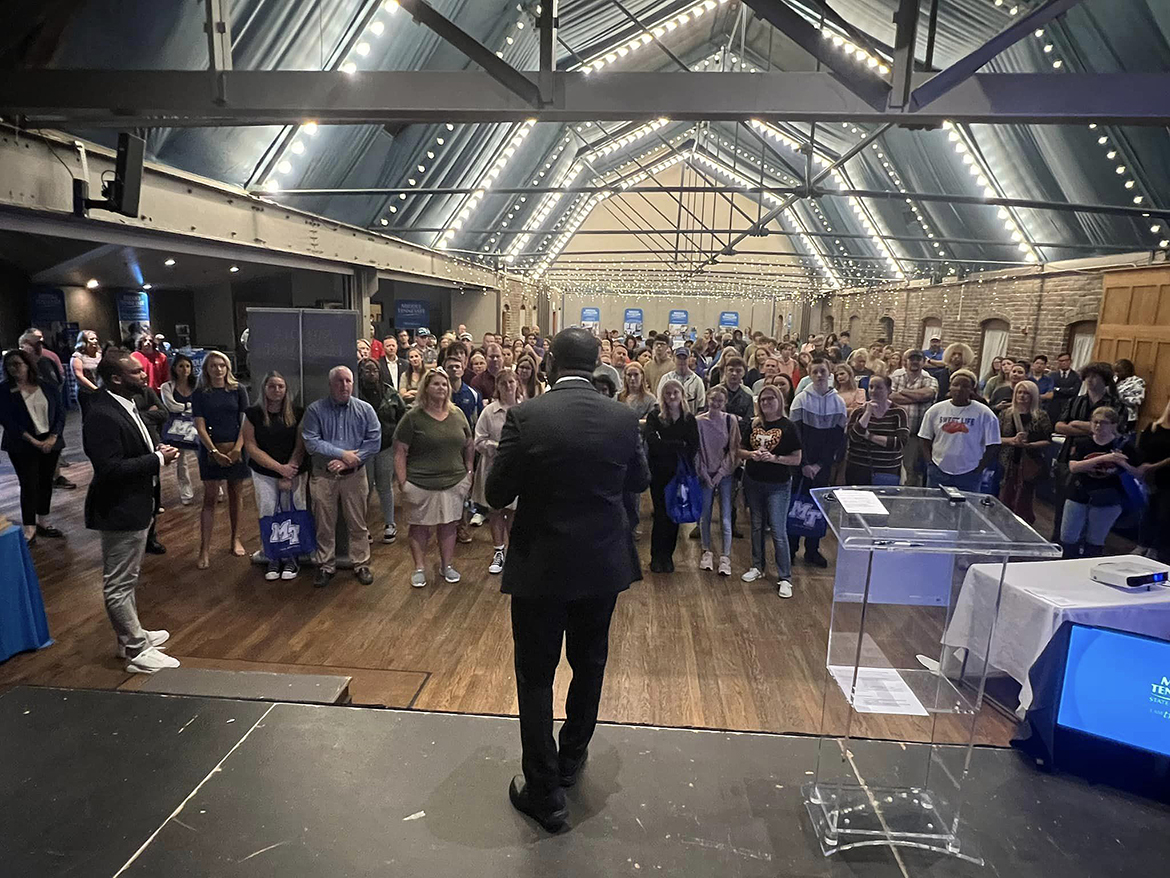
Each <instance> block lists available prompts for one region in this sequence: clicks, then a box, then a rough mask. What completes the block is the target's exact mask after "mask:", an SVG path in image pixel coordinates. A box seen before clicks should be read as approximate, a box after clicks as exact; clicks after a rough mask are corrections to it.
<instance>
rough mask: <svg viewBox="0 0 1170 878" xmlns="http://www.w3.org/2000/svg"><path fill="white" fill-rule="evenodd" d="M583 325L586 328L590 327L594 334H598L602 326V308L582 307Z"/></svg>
mask: <svg viewBox="0 0 1170 878" xmlns="http://www.w3.org/2000/svg"><path fill="white" fill-rule="evenodd" d="M581 326H582V328H584V329H588V330H589V331H590V332H592V333H593V334H594V335H597V331H598V329H599V328H600V327H601V309H600V308H582V309H581Z"/></svg>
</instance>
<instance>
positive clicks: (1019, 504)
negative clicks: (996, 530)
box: [999, 380, 1052, 524]
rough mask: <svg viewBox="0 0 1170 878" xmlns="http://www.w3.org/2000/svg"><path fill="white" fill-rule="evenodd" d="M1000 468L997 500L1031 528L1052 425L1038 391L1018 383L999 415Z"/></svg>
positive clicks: (1026, 383) (1030, 386)
mask: <svg viewBox="0 0 1170 878" xmlns="http://www.w3.org/2000/svg"><path fill="white" fill-rule="evenodd" d="M999 432H1000V436H1001V438H1000V452H999V464H1000V466H1001V467H1002V468H1003V480H1002V481H1001V482H1000V489H999V499H1000V500H1002V501H1003V504H1004V505H1005V506H1007V508H1008V509H1010V510H1011V511H1012V512H1014V513H1015V514H1016V515H1018V516H1020V518H1022V519H1023V520H1024V521H1026V522H1028V524H1031V523H1032V522H1034V521H1035V520H1036V513H1035V511H1034V510H1033V508H1032V497H1033V495H1034V493H1035V490H1036V483H1037V482H1039V481H1040V480H1041V479H1042V478H1043V476H1044V467H1045V462H1044V449H1046V448H1047V447H1048V446H1049V445H1051V444H1052V421H1050V420H1049V419H1048V415H1047V414H1046V413H1045V412H1044V410H1043V409H1042V408H1041V407H1040V388H1039V387H1038V386H1037V385H1036V383H1035V382H1034V381H1028V380H1024V381H1019V382H1017V383H1016V385H1015V387H1014V388H1013V389H1012V401H1011V404H1010V405H1009V406H1008V407H1007V408H1006V409H1004V410H1003V411H1002V412H1000V413H999Z"/></svg>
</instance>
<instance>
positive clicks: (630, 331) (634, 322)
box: [622, 308, 643, 335]
mask: <svg viewBox="0 0 1170 878" xmlns="http://www.w3.org/2000/svg"><path fill="white" fill-rule="evenodd" d="M642 325H643V315H642V309H641V308H627V309H626V313H625V317H623V318H622V330H623V331H624V332H625V334H626V335H641V334H642Z"/></svg>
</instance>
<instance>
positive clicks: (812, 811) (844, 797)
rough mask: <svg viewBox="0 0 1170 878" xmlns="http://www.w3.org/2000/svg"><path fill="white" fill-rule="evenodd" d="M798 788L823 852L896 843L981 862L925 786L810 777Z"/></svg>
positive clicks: (977, 863)
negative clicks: (833, 780) (855, 782)
mask: <svg viewBox="0 0 1170 878" xmlns="http://www.w3.org/2000/svg"><path fill="white" fill-rule="evenodd" d="M800 789H801V794H802V797H803V799H804V807H805V809H806V810H807V811H808V816H809V819H810V820H811V821H812V826H813V831H814V833H815V834H816V837H817V841H818V842H820V845H821V853H823V854H824V855H825V856H826V857H828V856H831V855H832V854H835V853H837V852H838V851H847V850H850V849H851V848H860V847H868V846H873V845H897V846H900V847H911V848H918V849H919V850H929V851H937V852H938V853H942V854H948V855H950V856H954V857H958V858H960V859H963V860H967V861H968V862H971V863H974V864H975V865H977V866H982V865H983V858H982V857H979V856H976V855H975V854H974V852H973V851H971V850H969V849H967V850H964V849H963V847H962V846H961V845H960V840H959V838H958V836H957V835H956V834H955V833H954V832H952V831H951V828H952V826H953V825H954V820H953V819H952V818H951V817H950V815H949V814H947V813H946V808H945V807H944V806H943V805H941V804H940V803H939V802H938V801H937V800H936V799H935V797H934V796H933V795H932V794H931V792H930V790H926V789H922V788H920V787H905V788H894V787H869V786H862V785H860V784H839V783H825V782H822V783H817V782H815V781H811V782H809V783H806V784H804V785H803V786H802V787H801V788H800ZM968 847H969V844H968Z"/></svg>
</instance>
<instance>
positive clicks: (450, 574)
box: [439, 564, 463, 585]
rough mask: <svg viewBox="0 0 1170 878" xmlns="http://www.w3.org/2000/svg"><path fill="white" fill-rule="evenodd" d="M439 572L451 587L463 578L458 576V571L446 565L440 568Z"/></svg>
mask: <svg viewBox="0 0 1170 878" xmlns="http://www.w3.org/2000/svg"><path fill="white" fill-rule="evenodd" d="M439 572H440V573H442V574H443V579H445V580H447V582H449V583H451V584H452V585H454V584H455V583H456V582H458V581H459V580H460V579H462V578H463V577H462V576H460V575H459V571H458V570H456V569H455V568H454V567H452V566H451V565H450V564H448V565H447V566H446V567H442V568H440V569H439Z"/></svg>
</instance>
